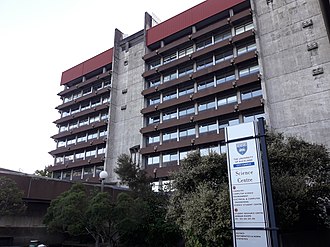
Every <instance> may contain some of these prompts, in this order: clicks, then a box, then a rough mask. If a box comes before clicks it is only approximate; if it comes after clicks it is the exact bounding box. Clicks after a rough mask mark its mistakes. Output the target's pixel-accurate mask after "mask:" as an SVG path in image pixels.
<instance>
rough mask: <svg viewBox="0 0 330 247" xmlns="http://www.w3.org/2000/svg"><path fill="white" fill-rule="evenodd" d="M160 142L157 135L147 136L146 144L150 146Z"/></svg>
mask: <svg viewBox="0 0 330 247" xmlns="http://www.w3.org/2000/svg"><path fill="white" fill-rule="evenodd" d="M159 141H160V137H159V135H156V136H149V137H148V138H147V144H151V143H158V142H159Z"/></svg>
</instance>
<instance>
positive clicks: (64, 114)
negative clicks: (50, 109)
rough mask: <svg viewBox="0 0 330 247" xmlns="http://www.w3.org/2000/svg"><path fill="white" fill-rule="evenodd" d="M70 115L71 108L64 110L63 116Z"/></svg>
mask: <svg viewBox="0 0 330 247" xmlns="http://www.w3.org/2000/svg"><path fill="white" fill-rule="evenodd" d="M69 115H70V109H69V110H66V111H62V117H66V116H69Z"/></svg>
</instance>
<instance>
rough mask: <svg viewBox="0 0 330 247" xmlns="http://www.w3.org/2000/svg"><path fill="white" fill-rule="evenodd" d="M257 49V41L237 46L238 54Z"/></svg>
mask: <svg viewBox="0 0 330 247" xmlns="http://www.w3.org/2000/svg"><path fill="white" fill-rule="evenodd" d="M256 49H257V45H256V43H255V42H253V43H250V44H245V45H244V46H239V47H237V56H239V55H241V54H244V53H246V52H249V51H254V50H256Z"/></svg>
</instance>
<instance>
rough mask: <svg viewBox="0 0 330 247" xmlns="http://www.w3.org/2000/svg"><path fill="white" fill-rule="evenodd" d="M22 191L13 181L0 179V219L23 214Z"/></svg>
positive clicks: (6, 178) (4, 178) (5, 178)
mask: <svg viewBox="0 0 330 247" xmlns="http://www.w3.org/2000/svg"><path fill="white" fill-rule="evenodd" d="M22 197H23V191H21V190H19V188H18V187H17V184H16V183H15V181H14V180H12V179H10V178H8V177H0V217H1V216H5V215H15V214H20V213H24V211H25V210H26V206H25V204H24V202H23V200H22Z"/></svg>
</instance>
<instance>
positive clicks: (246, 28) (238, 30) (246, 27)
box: [235, 22, 254, 35]
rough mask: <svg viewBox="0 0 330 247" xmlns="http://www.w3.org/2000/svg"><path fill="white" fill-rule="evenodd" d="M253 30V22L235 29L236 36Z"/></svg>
mask: <svg viewBox="0 0 330 247" xmlns="http://www.w3.org/2000/svg"><path fill="white" fill-rule="evenodd" d="M253 28H254V26H253V23H252V22H249V23H245V24H244V25H242V26H239V27H235V34H236V35H238V34H240V33H244V32H246V31H249V30H251V29H253Z"/></svg>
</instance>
